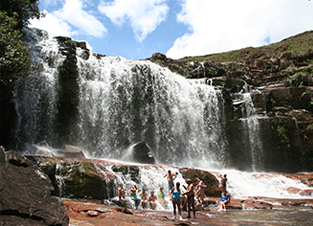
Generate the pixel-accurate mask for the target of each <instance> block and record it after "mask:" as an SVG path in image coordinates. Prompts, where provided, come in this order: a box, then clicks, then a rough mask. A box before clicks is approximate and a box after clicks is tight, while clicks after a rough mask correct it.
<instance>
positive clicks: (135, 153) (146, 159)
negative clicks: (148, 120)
mask: <svg viewBox="0 0 313 226" xmlns="http://www.w3.org/2000/svg"><path fill="white" fill-rule="evenodd" d="M132 157H133V159H134V161H136V162H139V163H147V164H155V159H154V157H153V154H152V151H151V150H150V148H149V147H148V145H147V144H146V142H140V143H137V144H135V145H134V146H133V148H132Z"/></svg>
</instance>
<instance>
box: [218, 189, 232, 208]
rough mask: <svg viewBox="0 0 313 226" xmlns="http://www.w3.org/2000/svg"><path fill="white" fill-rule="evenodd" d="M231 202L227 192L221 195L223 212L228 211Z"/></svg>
mask: <svg viewBox="0 0 313 226" xmlns="http://www.w3.org/2000/svg"><path fill="white" fill-rule="evenodd" d="M229 202H230V196H229V195H228V193H227V192H226V191H223V192H222V195H221V202H220V205H221V210H224V211H226V205H227V204H228V203H229Z"/></svg>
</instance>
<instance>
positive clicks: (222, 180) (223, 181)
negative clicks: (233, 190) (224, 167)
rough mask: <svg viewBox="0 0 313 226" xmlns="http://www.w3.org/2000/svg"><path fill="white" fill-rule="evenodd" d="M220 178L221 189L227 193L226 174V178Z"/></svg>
mask: <svg viewBox="0 0 313 226" xmlns="http://www.w3.org/2000/svg"><path fill="white" fill-rule="evenodd" d="M219 177H220V178H221V185H220V188H221V189H222V191H226V182H227V178H226V174H224V176H222V175H221V174H220V175H219Z"/></svg>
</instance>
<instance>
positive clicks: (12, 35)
mask: <svg viewBox="0 0 313 226" xmlns="http://www.w3.org/2000/svg"><path fill="white" fill-rule="evenodd" d="M15 17H16V15H15V14H13V17H8V16H7V14H6V13H5V12H1V11H0V83H2V84H1V86H6V87H7V88H11V87H12V84H13V83H14V82H15V80H16V79H18V78H19V77H26V76H27V75H28V73H29V71H30V70H31V68H32V66H33V61H32V58H31V57H30V54H31V53H30V47H27V46H25V45H24V44H23V42H22V38H21V37H22V34H21V33H20V31H18V30H15V26H16V24H17V22H16V20H15Z"/></svg>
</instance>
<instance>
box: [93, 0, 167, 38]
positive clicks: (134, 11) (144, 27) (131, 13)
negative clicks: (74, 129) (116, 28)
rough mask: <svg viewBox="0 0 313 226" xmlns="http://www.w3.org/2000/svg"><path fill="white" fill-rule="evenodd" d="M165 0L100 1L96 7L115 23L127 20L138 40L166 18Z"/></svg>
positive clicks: (118, 23)
mask: <svg viewBox="0 0 313 226" xmlns="http://www.w3.org/2000/svg"><path fill="white" fill-rule="evenodd" d="M165 2H166V0H145V1H142V0H114V2H110V3H106V2H103V1H101V3H100V5H99V6H98V9H99V11H100V12H101V13H103V14H105V15H106V16H107V17H108V18H110V20H111V21H112V22H113V23H114V24H116V25H122V24H123V23H125V22H127V21H129V22H130V25H131V26H132V28H133V31H134V33H135V37H136V40H137V41H138V42H141V41H143V40H144V39H145V38H146V36H147V35H148V34H150V33H151V32H153V31H154V30H155V29H156V27H157V26H158V25H159V24H160V23H161V22H162V21H164V20H165V19H166V16H167V14H168V11H169V7H168V6H167V5H166V4H165Z"/></svg>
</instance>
